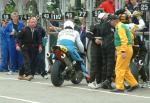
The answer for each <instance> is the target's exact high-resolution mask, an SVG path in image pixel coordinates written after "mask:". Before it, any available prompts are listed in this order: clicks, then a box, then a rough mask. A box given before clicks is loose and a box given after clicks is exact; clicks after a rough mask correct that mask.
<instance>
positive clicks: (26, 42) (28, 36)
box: [17, 26, 42, 47]
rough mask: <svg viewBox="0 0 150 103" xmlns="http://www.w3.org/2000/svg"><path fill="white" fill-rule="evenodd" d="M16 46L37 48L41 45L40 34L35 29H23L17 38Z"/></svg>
mask: <svg viewBox="0 0 150 103" xmlns="http://www.w3.org/2000/svg"><path fill="white" fill-rule="evenodd" d="M17 44H19V45H20V46H21V47H22V46H32V47H39V46H41V45H42V38H41V35H40V33H39V32H38V31H37V30H36V29H35V30H34V31H33V36H32V31H31V29H30V27H28V26H27V27H25V28H24V29H23V30H22V31H21V32H20V34H19V35H18V37H17Z"/></svg>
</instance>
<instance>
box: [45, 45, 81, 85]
mask: <svg viewBox="0 0 150 103" xmlns="http://www.w3.org/2000/svg"><path fill="white" fill-rule="evenodd" d="M47 57H48V61H49V63H50V64H51V65H52V67H51V81H52V84H53V85H54V86H56V87H59V86H61V85H62V84H63V82H64V80H68V81H69V80H70V81H71V82H72V83H73V84H79V83H80V82H81V81H82V79H83V77H84V76H83V73H82V71H81V67H80V64H79V62H77V61H74V60H73V59H72V58H71V56H70V55H69V53H68V49H67V48H66V47H65V46H63V45H56V46H53V47H52V52H51V54H49V53H48V54H47Z"/></svg>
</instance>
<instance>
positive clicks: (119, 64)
mask: <svg viewBox="0 0 150 103" xmlns="http://www.w3.org/2000/svg"><path fill="white" fill-rule="evenodd" d="M115 28H116V31H115V35H114V36H115V37H114V38H115V40H114V42H115V47H116V55H117V60H116V66H115V74H116V80H115V82H116V89H119V90H124V80H126V81H127V82H128V83H129V85H130V86H131V87H133V86H136V85H137V84H138V83H137V81H136V80H135V78H134V77H133V75H132V73H131V71H130V68H129V64H130V60H131V58H132V54H133V49H132V38H131V34H130V31H129V29H128V28H127V26H126V25H125V24H123V23H121V22H119V23H117V25H116V27H115ZM123 52H124V53H126V57H125V58H122V53H123Z"/></svg>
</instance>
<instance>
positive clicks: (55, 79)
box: [51, 61, 64, 87]
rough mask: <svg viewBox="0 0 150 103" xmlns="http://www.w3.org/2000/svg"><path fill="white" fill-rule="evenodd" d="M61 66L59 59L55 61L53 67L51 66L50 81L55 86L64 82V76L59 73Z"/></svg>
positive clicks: (61, 70)
mask: <svg viewBox="0 0 150 103" xmlns="http://www.w3.org/2000/svg"><path fill="white" fill-rule="evenodd" d="M63 68H64V66H63V64H62V63H61V62H60V61H55V63H54V64H53V67H52V68H51V81H52V84H53V85H54V86H56V87H60V86H61V85H62V84H63V82H64V78H63V77H62V75H61V73H62V72H63Z"/></svg>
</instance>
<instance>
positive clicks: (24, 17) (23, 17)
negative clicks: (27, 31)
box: [19, 14, 31, 20]
mask: <svg viewBox="0 0 150 103" xmlns="http://www.w3.org/2000/svg"><path fill="white" fill-rule="evenodd" d="M30 18H31V17H30V16H29V15H28V14H26V15H19V19H20V20H28V19H30Z"/></svg>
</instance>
